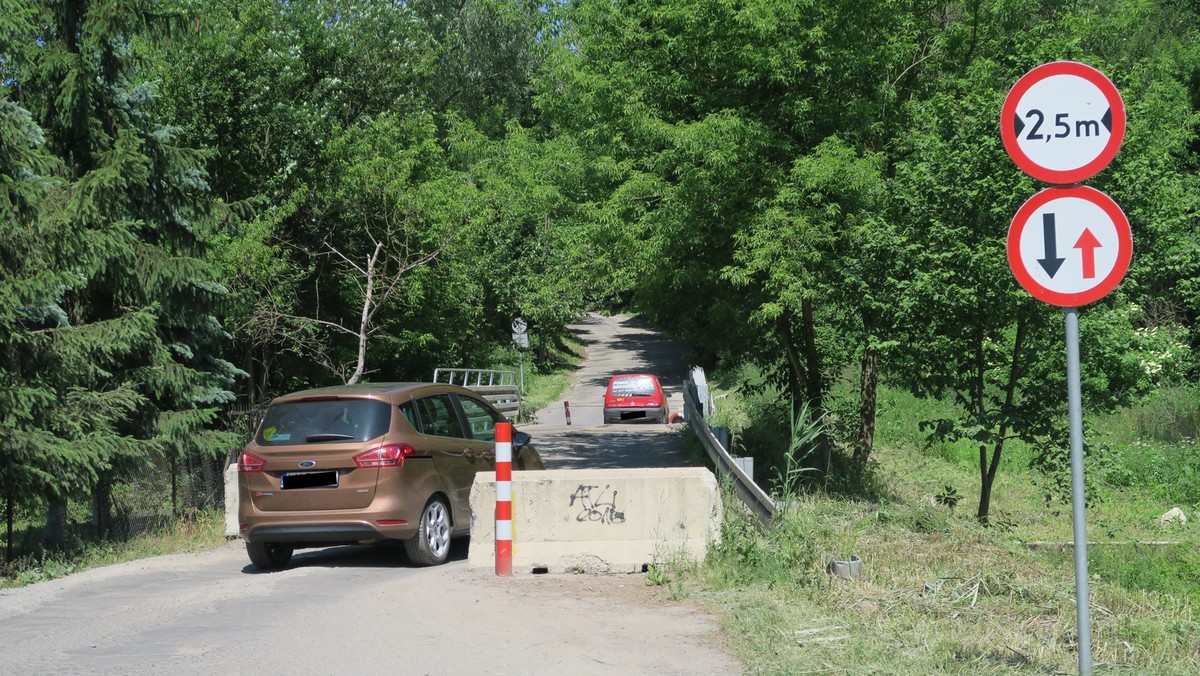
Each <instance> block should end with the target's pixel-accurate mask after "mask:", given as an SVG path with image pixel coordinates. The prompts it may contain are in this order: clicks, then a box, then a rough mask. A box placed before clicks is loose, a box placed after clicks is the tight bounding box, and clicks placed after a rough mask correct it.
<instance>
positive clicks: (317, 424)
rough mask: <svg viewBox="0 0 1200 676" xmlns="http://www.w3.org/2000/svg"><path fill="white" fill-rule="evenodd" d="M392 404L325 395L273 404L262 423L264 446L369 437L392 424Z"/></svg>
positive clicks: (377, 434)
mask: <svg viewBox="0 0 1200 676" xmlns="http://www.w3.org/2000/svg"><path fill="white" fill-rule="evenodd" d="M391 415H392V407H391V406H389V405H388V404H387V403H386V402H382V401H377V400H374V399H352V398H341V399H322V400H316V401H292V402H287V403H280V404H272V405H271V407H270V408H269V409H267V415H266V416H264V417H263V421H262V424H261V425H259V426H258V437H257V439H258V443H259V444H261V445H264V446H293V445H297V444H316V443H338V442H347V441H367V440H368V439H374V438H375V437H379V436H383V434H384V433H386V432H387V431H388V428H389V427H390V426H391V422H392V419H391Z"/></svg>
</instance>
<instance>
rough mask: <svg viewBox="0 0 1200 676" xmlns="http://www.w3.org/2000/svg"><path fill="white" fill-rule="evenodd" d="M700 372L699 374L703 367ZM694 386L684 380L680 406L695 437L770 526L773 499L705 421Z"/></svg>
mask: <svg viewBox="0 0 1200 676" xmlns="http://www.w3.org/2000/svg"><path fill="white" fill-rule="evenodd" d="M700 374H701V375H700V377H701V378H702V377H703V371H701V372H700ZM696 386H697V383H695V382H693V381H692V380H687V381H685V382H684V384H683V407H684V415H685V416H686V418H687V422H688V426H689V427H691V429H692V430H693V431H695V433H696V438H698V439H699V440H700V443H701V445H703V446H704V450H706V451H708V457H709V458H711V459H712V461H713V465H714V466H715V467H716V468H717V475H718V476H720V477H726V476H727V477H730V478H731V480H732V481H733V489H734V492H735V493H737V496H738V497H739V498H741V500H742V502H743V503H744V504H745V505H746V507H747V508H749V509H750V511H752V512H754V515H755V516H757V517H758V520H759V521H761V522H762V524H763V525H764V526H770V525H771V520H772V519H774V518H775V501H774V500H772V499H771V496H769V495H767V493H766V491H764V490H763V489H762V488H760V487H759V485H758V484H756V483H754V480H753V479H751V478H750V477H749V476H747V475H746V473H745V472H744V471H742V468H741V467H739V466H738V464H737V462H735V461H734V459H733V456H731V455H729V451H728V450H726V449H725V447H724V446H722V445H721V444H720V442H718V441H717V438H716V436H714V435H713V432H712V430H711V429H710V428H709V426H708V423H707V422H706V421H705V420H704V414H703V413H702V412H701V411H702V408H703V407H702V406H701V404H700V399H699V397H698V395H697V392H696Z"/></svg>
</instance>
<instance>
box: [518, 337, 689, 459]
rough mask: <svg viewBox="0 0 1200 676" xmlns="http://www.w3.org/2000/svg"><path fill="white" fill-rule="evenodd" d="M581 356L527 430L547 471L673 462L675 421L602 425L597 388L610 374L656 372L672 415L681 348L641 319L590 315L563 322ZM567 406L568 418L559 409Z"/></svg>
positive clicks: (682, 369) (683, 371) (678, 405)
mask: <svg viewBox="0 0 1200 676" xmlns="http://www.w3.org/2000/svg"><path fill="white" fill-rule="evenodd" d="M571 330H572V331H573V332H574V333H575V335H576V336H577V337H578V339H579V341H580V343H581V344H582V345H583V347H584V349H585V350H586V355H585V358H584V360H583V362H582V363H581V364H580V365H579V368H578V369H577V370H576V371H575V373H574V374H573V375H572V378H571V385H570V387H568V388H567V391H566V392H564V393H563V396H562V397H561V398H560V399H558V400H557V401H555V402H553V403H551V404H550V405H549V406H547V407H545V408H543V409H542V410H540V411H538V412H537V424H534V425H522V426H521V429H522V430H523V431H525V432H528V433H530V434H531V435H533V438H534V445H536V446H537V448H538V451H540V452H541V454H542V458H543V459H544V460H545V462H546V467H547V469H581V468H599V469H614V468H636V467H680V466H685V465H687V464H688V462H687V460H686V458H685V457H684V455H683V454H682V453H681V452H680V450H679V445H680V436H679V433H678V430H677V428H676V426H674V425H659V424H646V423H638V424H622V425H612V424H605V423H604V391H605V389H606V388H607V387H608V381H609V378H611V377H612V376H613V374H617V373H652V374H654V375H656V376H658V379H659V381H660V382H661V384H662V386H663V391H664V393H665V394H666V395H667V401H668V405H669V406H670V408H671V412H672V413H680V414H682V413H683V381H684V378H686V377H687V365H686V362H685V360H684V356H685V353H686V351H687V348H686V347H685V346H684V345H683V344H681V343H678V342H676V341H673V340H670V339H668V338H665V337H664V336H662V335H661V334H660V333H658V332H657V331H655V330H653V329H652V328H651V327H650V326H649V325H647V324H646V322H645V321H643V320H641V319H638V318H636V317H629V316H627V315H612V316H604V315H600V314H591V315H589V316H588V318H587V319H586V320H584V321H583V322H581V323H579V324H576V325H574V326H572V327H571ZM564 404H569V408H570V414H571V418H570V424H568V423H567V415H566V410H567V406H564Z"/></svg>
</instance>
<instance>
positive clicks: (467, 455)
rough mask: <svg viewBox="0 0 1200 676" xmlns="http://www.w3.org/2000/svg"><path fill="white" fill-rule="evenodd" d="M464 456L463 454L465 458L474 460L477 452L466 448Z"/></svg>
mask: <svg viewBox="0 0 1200 676" xmlns="http://www.w3.org/2000/svg"><path fill="white" fill-rule="evenodd" d="M462 454H463V457H464V458H474V457H475V451H474V450H473V449H470V448H464V449H463V452H462Z"/></svg>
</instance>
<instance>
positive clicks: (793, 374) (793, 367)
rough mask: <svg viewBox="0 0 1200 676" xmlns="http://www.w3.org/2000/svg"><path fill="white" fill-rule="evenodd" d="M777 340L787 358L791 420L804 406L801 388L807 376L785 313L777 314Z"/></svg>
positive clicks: (790, 324)
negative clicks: (790, 395)
mask: <svg viewBox="0 0 1200 676" xmlns="http://www.w3.org/2000/svg"><path fill="white" fill-rule="evenodd" d="M779 340H780V342H781V343H783V352H784V354H786V355H787V360H788V391H789V392H791V393H792V411H791V418H790V419H791V420H795V419H796V416H797V415H799V414H800V411H801V410H803V408H804V398H803V396H802V392H801V390H806V387H805V384H806V383H807V382H808V377H807V375H806V374H805V372H804V365H803V364H801V363H800V355H798V354H797V353H796V343H795V341H794V340H793V339H792V322H791V319H790V318H789V317H788V315H787V313H786V312H785V313H783V314H780V315H779Z"/></svg>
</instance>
